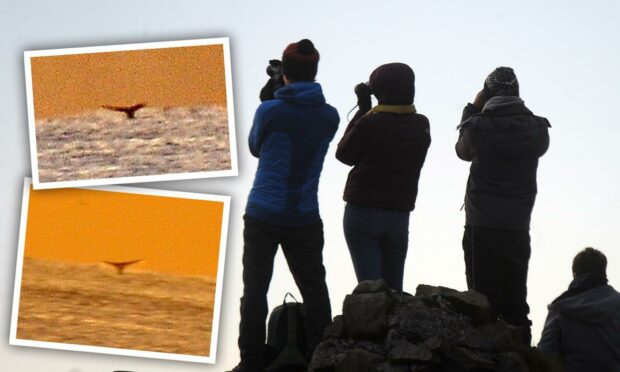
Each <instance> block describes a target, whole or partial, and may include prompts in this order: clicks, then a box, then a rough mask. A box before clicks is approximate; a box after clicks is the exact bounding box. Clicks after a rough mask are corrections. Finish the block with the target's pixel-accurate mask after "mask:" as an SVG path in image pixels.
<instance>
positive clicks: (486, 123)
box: [460, 96, 548, 159]
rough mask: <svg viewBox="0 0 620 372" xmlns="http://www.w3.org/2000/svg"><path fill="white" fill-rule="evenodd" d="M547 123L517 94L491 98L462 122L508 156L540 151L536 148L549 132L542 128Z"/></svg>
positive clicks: (526, 154) (531, 153)
mask: <svg viewBox="0 0 620 372" xmlns="http://www.w3.org/2000/svg"><path fill="white" fill-rule="evenodd" d="M547 126H548V122H547V121H546V119H544V118H540V117H537V116H535V115H534V114H533V113H532V112H531V111H530V110H529V109H528V108H527V107H525V103H524V102H523V100H522V99H521V98H519V97H516V96H496V97H493V98H491V99H489V100H488V101H487V102H486V104H485V105H484V107H483V108H482V112H481V113H480V114H478V115H474V116H472V117H470V118H469V119H468V120H466V121H465V122H463V123H462V124H461V125H460V127H463V128H466V127H469V128H472V129H473V130H474V131H475V132H476V133H477V138H478V139H479V140H480V141H482V142H483V143H485V144H486V146H488V147H489V148H492V150H493V152H494V153H495V154H499V155H501V156H502V157H504V158H506V159H509V158H514V159H518V158H522V157H524V156H526V157H531V156H533V154H538V152H539V151H538V150H537V148H538V147H539V146H540V143H541V142H542V137H543V136H545V135H546V131H543V130H541V129H542V128H544V127H547Z"/></svg>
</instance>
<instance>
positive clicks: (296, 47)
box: [233, 39, 340, 372]
mask: <svg viewBox="0 0 620 372" xmlns="http://www.w3.org/2000/svg"><path fill="white" fill-rule="evenodd" d="M318 62H319V52H318V51H317V50H316V48H315V47H314V45H313V43H312V42H311V41H310V40H307V39H303V40H301V41H299V42H297V43H292V44H290V45H288V46H287V48H286V49H285V50H284V53H283V56H282V74H283V82H284V86H283V87H281V88H279V89H277V90H276V91H275V92H274V94H273V96H274V97H275V98H274V99H269V100H266V101H264V102H263V103H261V105H260V106H259V107H258V109H257V111H256V114H255V116H254V122H253V124H252V129H251V131H250V136H249V147H250V152H251V153H252V155H253V156H255V157H257V158H258V169H257V170H256V175H255V178H254V184H253V186H252V190H251V191H250V195H249V197H248V201H247V205H246V209H245V216H244V223H245V224H244V231H243V241H244V247H243V297H242V298H241V321H240V324H239V340H238V343H239V351H240V356H241V361H240V363H239V365H237V367H235V368H234V369H233V371H235V372H247V371H262V370H263V369H264V367H265V364H266V360H265V355H264V344H265V332H266V331H265V328H266V327H265V321H266V318H267V313H268V307H267V291H268V289H269V283H270V281H271V276H272V272H273V262H274V257H275V254H276V251H277V249H278V246H281V247H282V252H283V253H284V256H285V258H286V260H287V263H288V266H289V269H290V271H291V273H292V275H293V277H294V279H295V283H296V284H297V286H298V288H299V291H300V292H301V295H302V296H303V300H304V306H305V312H306V324H305V328H306V332H307V335H308V342H309V347H310V349H313V348H314V347H316V345H317V344H318V343H319V341H320V339H321V337H322V332H323V329H324V328H325V326H327V325H328V324H329V323H330V322H331V307H330V302H329V294H328V290H327V285H326V283H325V268H324V266H323V255H322V251H323V243H324V240H323V223H322V221H321V217H320V214H319V204H318V198H317V192H318V185H319V177H320V174H321V170H322V168H323V160H324V159H325V154H326V153H327V149H328V147H329V143H330V142H331V140H332V139H333V138H334V135H335V133H336V130H337V129H338V123H339V121H340V118H339V116H338V112H337V111H336V109H334V108H333V107H332V106H330V105H328V104H327V103H326V102H325V97H324V96H323V92H322V90H321V85H319V84H318V83H317V82H315V76H316V73H317V68H318ZM263 93H264V92H261V97H263V96H264V95H263Z"/></svg>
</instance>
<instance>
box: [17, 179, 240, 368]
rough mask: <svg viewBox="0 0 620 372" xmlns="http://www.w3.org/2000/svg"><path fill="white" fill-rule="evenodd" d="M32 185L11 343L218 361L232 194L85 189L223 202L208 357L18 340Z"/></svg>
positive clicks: (24, 212)
mask: <svg viewBox="0 0 620 372" xmlns="http://www.w3.org/2000/svg"><path fill="white" fill-rule="evenodd" d="M31 185H32V180H31V179H30V178H28V177H26V178H25V179H24V191H23V194H22V198H23V199H22V210H21V219H20V227H19V240H18V245H19V246H18V251H17V263H16V265H15V286H14V288H13V308H12V314H11V327H10V337H9V344H10V345H15V346H27V347H37V348H46V349H57V350H69V351H81V352H89V353H99V354H112V355H123V356H131V357H141V358H153V359H166V360H174V361H182V362H195V363H207V364H215V361H216V354H217V343H218V330H219V323H220V307H221V299H222V286H223V283H222V282H223V280H224V268H225V260H226V244H227V237H228V220H229V215H230V199H231V198H230V196H223V195H212V194H199V193H190V192H181V191H169V190H158V189H147V188H138V187H124V186H103V187H89V188H83V189H87V190H99V191H111V192H119V193H125V194H140V195H151V196H164V197H170V198H179V199H194V200H207V201H214V202H221V203H223V204H224V208H223V212H222V226H221V231H220V247H219V253H218V263H217V276H216V283H215V299H214V303H213V319H212V321H211V340H210V351H209V356H206V357H205V356H196V355H187V354H173V353H162V352H156V351H143V350H131V349H119V348H110V347H102V346H89V345H76V344H65V343H57V342H48V341H36V340H24V339H18V338H17V321H18V316H19V302H20V293H21V281H22V269H23V262H24V247H25V241H26V228H27V224H28V206H29V202H30V186H31Z"/></svg>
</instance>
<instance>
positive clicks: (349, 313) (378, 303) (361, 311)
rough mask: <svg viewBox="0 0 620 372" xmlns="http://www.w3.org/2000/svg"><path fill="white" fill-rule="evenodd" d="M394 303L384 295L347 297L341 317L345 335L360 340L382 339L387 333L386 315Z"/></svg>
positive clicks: (365, 294)
mask: <svg viewBox="0 0 620 372" xmlns="http://www.w3.org/2000/svg"><path fill="white" fill-rule="evenodd" d="M393 303H394V301H393V299H392V298H391V297H390V296H388V295H387V294H386V293H361V294H353V295H347V296H346V297H345V299H344V305H343V308H342V315H343V317H344V324H345V329H346V333H347V334H348V335H349V336H350V337H353V338H356V339H360V340H375V339H382V338H383V337H384V336H385V335H386V333H387V331H388V319H387V317H388V313H389V312H390V310H391V309H392V305H393Z"/></svg>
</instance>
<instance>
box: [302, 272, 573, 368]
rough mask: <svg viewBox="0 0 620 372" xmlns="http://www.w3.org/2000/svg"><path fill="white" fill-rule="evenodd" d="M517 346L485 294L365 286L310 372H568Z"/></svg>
mask: <svg viewBox="0 0 620 372" xmlns="http://www.w3.org/2000/svg"><path fill="white" fill-rule="evenodd" d="M513 338H519V335H518V330H516V329H515V328H514V327H512V326H509V325H507V324H506V322H504V321H503V320H500V319H498V318H497V315H496V314H495V313H494V312H493V311H492V310H491V308H490V305H489V304H488V301H487V300H486V298H484V296H482V295H480V294H479V293H476V292H470V291H466V292H458V291H455V290H453V289H450V288H445V287H433V286H428V285H420V286H418V290H417V293H416V296H411V295H409V294H405V293H397V292H395V291H392V290H390V289H389V288H386V285H385V283H382V282H363V283H360V285H358V287H357V288H356V290H355V292H354V293H353V294H351V295H348V296H347V297H346V298H345V301H344V305H343V313H342V315H340V316H336V317H335V318H334V320H333V322H332V324H331V325H330V326H328V327H327V328H326V329H325V332H324V339H323V342H322V343H321V344H319V346H318V347H317V348H316V350H315V352H314V354H313V356H312V360H311V363H310V367H309V371H311V372H312V371H314V372H348V371H356V372H357V371H362V372H366V371H368V372H370V371H373V372H414V371H415V372H474V371H496V372H543V371H544V372H556V371H561V369H558V368H556V365H555V364H552V362H551V361H550V360H549V359H548V358H547V357H546V356H544V355H543V354H541V353H539V352H538V351H537V350H536V349H533V348H529V347H527V346H526V345H520V344H519V343H517V342H515V341H514V340H513Z"/></svg>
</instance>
